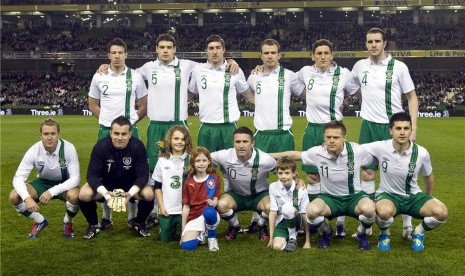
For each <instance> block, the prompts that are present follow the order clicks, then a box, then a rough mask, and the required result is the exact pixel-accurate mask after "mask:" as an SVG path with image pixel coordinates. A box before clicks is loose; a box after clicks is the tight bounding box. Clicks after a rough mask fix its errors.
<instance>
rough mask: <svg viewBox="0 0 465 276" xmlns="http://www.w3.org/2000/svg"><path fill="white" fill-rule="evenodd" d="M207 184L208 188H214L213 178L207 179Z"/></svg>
mask: <svg viewBox="0 0 465 276" xmlns="http://www.w3.org/2000/svg"><path fill="white" fill-rule="evenodd" d="M207 186H208V188H210V189H213V188H215V181H214V180H213V179H209V180H208V181H207Z"/></svg>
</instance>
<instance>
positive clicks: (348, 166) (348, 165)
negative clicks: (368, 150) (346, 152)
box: [347, 162, 354, 173]
mask: <svg viewBox="0 0 465 276" xmlns="http://www.w3.org/2000/svg"><path fill="white" fill-rule="evenodd" d="M347 168H348V170H349V172H350V173H353V172H354V162H347Z"/></svg>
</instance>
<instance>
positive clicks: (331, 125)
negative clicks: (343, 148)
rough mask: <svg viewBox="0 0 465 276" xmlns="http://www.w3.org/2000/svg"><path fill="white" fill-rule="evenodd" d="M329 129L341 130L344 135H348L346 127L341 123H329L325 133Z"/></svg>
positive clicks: (324, 129) (326, 125)
mask: <svg viewBox="0 0 465 276" xmlns="http://www.w3.org/2000/svg"><path fill="white" fill-rule="evenodd" d="M327 129H340V130H341V132H342V134H343V135H346V132H347V130H346V126H345V125H344V124H343V123H342V122H341V121H331V122H329V123H326V124H325V126H324V128H323V132H325V131H326V130H327Z"/></svg>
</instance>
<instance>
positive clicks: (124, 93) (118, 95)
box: [88, 38, 147, 229]
mask: <svg viewBox="0 0 465 276" xmlns="http://www.w3.org/2000/svg"><path fill="white" fill-rule="evenodd" d="M107 51H108V58H109V59H110V67H109V68H108V70H109V72H108V74H106V75H101V74H99V73H95V75H94V77H93V78H92V82H91V84H90V89H89V98H88V100H89V110H90V111H91V112H92V115H94V116H95V117H97V119H98V121H99V124H100V129H99V133H98V139H99V140H100V139H103V138H105V137H107V136H108V135H109V132H110V124H111V122H112V121H113V120H114V119H115V118H116V117H118V116H120V115H123V116H125V117H126V118H128V119H129V120H130V121H131V124H132V125H133V127H132V128H133V130H132V134H133V136H134V137H136V138H139V130H138V129H137V126H136V125H135V124H136V122H138V121H139V120H141V119H142V118H143V117H144V116H145V115H146V113H147V88H146V87H145V83H144V81H143V80H142V77H141V76H140V75H139V74H138V73H137V72H135V71H134V70H133V69H130V68H129V67H127V66H126V58H127V57H128V52H127V46H126V43H125V42H124V41H123V40H121V39H120V38H115V39H113V40H111V41H110V43H108V46H107ZM136 103H137V105H138V106H139V109H138V110H136ZM102 212H103V219H102V221H101V225H102V229H106V228H110V227H111V226H112V225H113V222H112V220H111V211H110V210H109V208H108V206H107V205H106V204H105V203H103V204H102ZM135 213H136V204H135V203H130V204H129V214H128V225H130V226H131V225H132V223H133V219H134V217H135V215H136V214H135Z"/></svg>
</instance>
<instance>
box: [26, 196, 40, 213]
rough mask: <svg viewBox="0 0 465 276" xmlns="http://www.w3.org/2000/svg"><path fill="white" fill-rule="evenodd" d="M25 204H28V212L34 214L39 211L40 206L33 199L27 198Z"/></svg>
mask: <svg viewBox="0 0 465 276" xmlns="http://www.w3.org/2000/svg"><path fill="white" fill-rule="evenodd" d="M24 203H26V208H27V211H28V212H30V213H34V212H38V211H39V205H37V203H36V201H35V200H34V199H33V198H32V197H27V198H26V199H25V200H24Z"/></svg>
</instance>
